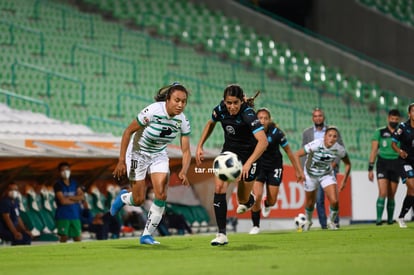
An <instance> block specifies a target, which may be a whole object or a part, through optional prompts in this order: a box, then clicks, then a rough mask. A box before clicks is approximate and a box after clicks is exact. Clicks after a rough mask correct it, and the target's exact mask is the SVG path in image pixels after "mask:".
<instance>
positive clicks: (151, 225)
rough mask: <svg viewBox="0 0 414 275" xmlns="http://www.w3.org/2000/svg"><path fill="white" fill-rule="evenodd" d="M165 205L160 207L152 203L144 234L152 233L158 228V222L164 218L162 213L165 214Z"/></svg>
mask: <svg viewBox="0 0 414 275" xmlns="http://www.w3.org/2000/svg"><path fill="white" fill-rule="evenodd" d="M164 209H165V207H159V206H157V205H155V204H154V203H152V205H151V208H150V210H149V212H148V220H147V223H146V225H145V229H144V232H143V233H142V235H143V236H145V235H152V233H154V231H155V229H157V227H158V224H159V223H160V221H161V219H162V215H163V214H164Z"/></svg>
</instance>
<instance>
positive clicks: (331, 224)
mask: <svg viewBox="0 0 414 275" xmlns="http://www.w3.org/2000/svg"><path fill="white" fill-rule="evenodd" d="M328 228H329V229H330V230H338V227H337V225H336V224H335V223H334V222H331V221H329V222H328Z"/></svg>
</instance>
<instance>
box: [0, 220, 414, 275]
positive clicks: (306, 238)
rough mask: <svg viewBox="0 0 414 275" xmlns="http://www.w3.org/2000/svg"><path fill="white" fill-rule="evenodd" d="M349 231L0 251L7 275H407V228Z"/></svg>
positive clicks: (413, 238)
mask: <svg viewBox="0 0 414 275" xmlns="http://www.w3.org/2000/svg"><path fill="white" fill-rule="evenodd" d="M408 226H409V227H408V228H406V229H401V228H399V227H398V225H396V224H394V225H383V226H375V225H352V226H343V227H341V229H340V230H337V231H329V230H319V229H314V230H312V231H309V232H303V233H299V232H295V231H274V232H263V233H261V234H259V235H248V234H247V233H229V244H228V245H227V246H222V247H212V246H211V245H210V240H211V239H212V238H213V237H214V234H209V235H192V236H173V237H158V238H156V239H157V240H159V241H160V242H161V245H159V246H143V245H139V243H138V238H123V239H119V240H107V241H84V242H80V243H66V244H59V243H51V244H45V245H32V246H25V247H11V246H3V247H0V273H1V274H3V275H6V274H41V275H46V274H71V275H81V274H88V275H94V274H99V275H102V274H120V275H121V274H122V275H124V274H196V275H202V274H216V275H217V274H253V275H255V274H260V275H262V274H335V275H338V274H348V275H349V274H352V275H355V274H398V275H401V274H413V272H414V271H413V270H414V268H413V267H412V265H411V261H412V260H413V259H414V224H413V223H409V224H408Z"/></svg>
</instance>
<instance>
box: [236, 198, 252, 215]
mask: <svg viewBox="0 0 414 275" xmlns="http://www.w3.org/2000/svg"><path fill="white" fill-rule="evenodd" d="M255 201H256V198H255V197H254V195H253V194H250V197H249V201H248V202H247V203H245V204H239V206H237V210H236V213H237V214H243V213H244V212H247V211H249V210H250V209H251V208H252V207H253V204H254V202H255Z"/></svg>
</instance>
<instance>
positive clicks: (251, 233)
mask: <svg viewBox="0 0 414 275" xmlns="http://www.w3.org/2000/svg"><path fill="white" fill-rule="evenodd" d="M259 233H260V228H259V227H257V226H253V227H252V229H250V232H249V234H250V235H256V234H259Z"/></svg>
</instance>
